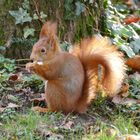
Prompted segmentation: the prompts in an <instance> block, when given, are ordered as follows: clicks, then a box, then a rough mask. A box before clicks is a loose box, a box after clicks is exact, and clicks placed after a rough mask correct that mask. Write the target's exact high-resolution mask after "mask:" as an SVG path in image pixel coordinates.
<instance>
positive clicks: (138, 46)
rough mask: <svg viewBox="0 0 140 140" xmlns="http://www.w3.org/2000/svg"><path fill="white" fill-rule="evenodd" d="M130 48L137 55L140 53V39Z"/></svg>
mask: <svg viewBox="0 0 140 140" xmlns="http://www.w3.org/2000/svg"><path fill="white" fill-rule="evenodd" d="M130 47H131V48H132V49H133V50H134V52H135V53H139V52H140V38H138V39H135V40H134V41H132V42H130Z"/></svg>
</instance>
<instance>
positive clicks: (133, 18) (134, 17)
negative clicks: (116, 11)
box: [123, 16, 140, 24]
mask: <svg viewBox="0 0 140 140" xmlns="http://www.w3.org/2000/svg"><path fill="white" fill-rule="evenodd" d="M138 21H140V17H137V16H131V17H127V18H126V19H124V21H123V22H124V23H125V24H131V23H132V22H134V23H136V22H138Z"/></svg>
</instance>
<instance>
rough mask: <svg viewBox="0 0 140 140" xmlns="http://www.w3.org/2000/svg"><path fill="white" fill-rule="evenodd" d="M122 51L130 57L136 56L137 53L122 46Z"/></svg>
mask: <svg viewBox="0 0 140 140" xmlns="http://www.w3.org/2000/svg"><path fill="white" fill-rule="evenodd" d="M121 50H123V51H124V52H125V53H126V54H127V56H128V57H133V56H135V53H134V52H133V50H132V49H131V48H130V47H129V46H125V45H122V46H121Z"/></svg>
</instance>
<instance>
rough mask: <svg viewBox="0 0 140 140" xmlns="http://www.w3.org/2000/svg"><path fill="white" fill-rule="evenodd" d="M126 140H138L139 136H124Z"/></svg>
mask: <svg viewBox="0 0 140 140" xmlns="http://www.w3.org/2000/svg"><path fill="white" fill-rule="evenodd" d="M126 140H140V136H137V135H128V136H126Z"/></svg>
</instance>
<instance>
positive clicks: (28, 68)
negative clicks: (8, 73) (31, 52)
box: [26, 63, 35, 72]
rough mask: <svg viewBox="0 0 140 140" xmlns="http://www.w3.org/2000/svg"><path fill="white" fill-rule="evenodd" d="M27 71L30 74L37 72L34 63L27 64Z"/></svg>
mask: <svg viewBox="0 0 140 140" xmlns="http://www.w3.org/2000/svg"><path fill="white" fill-rule="evenodd" d="M26 70H27V71H28V72H34V71H35V69H34V63H27V64H26Z"/></svg>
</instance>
